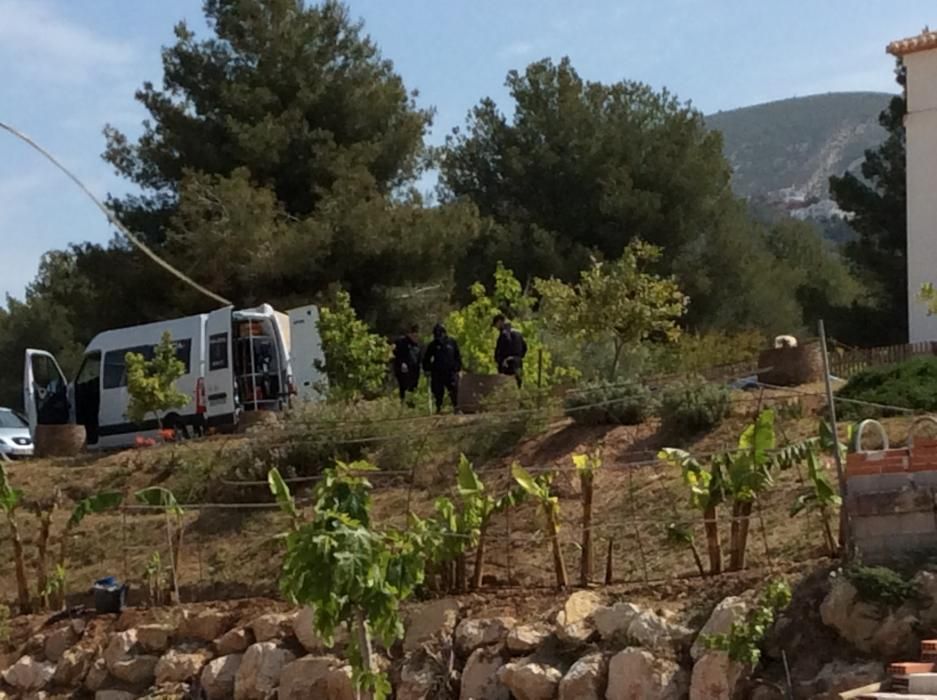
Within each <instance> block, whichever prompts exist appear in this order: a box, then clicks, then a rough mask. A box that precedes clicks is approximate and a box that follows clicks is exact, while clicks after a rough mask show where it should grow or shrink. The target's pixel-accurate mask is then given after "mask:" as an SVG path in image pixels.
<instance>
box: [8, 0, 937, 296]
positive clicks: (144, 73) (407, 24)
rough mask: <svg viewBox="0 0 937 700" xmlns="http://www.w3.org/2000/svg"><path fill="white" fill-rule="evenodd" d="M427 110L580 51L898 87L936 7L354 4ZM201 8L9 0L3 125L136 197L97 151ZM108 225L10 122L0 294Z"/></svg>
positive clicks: (685, 85) (688, 82) (712, 95)
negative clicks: (889, 49) (47, 257)
mask: <svg viewBox="0 0 937 700" xmlns="http://www.w3.org/2000/svg"><path fill="white" fill-rule="evenodd" d="M349 4H350V6H351V10H352V13H353V14H355V15H356V16H359V17H361V18H363V19H364V20H365V22H366V27H367V30H368V32H369V33H370V34H371V35H372V36H373V37H374V39H375V40H376V41H377V42H378V44H379V45H380V46H381V47H382V49H383V52H384V55H385V56H386V57H388V58H390V59H391V60H393V61H394V63H395V64H396V67H397V70H398V71H399V72H400V74H401V75H402V76H403V78H404V80H405V81H406V83H407V85H408V87H410V88H411V89H414V88H415V89H418V90H419V92H420V97H419V102H420V103H421V104H422V105H427V106H429V105H432V106H434V107H435V108H436V110H437V114H436V123H435V125H434V129H433V133H432V134H431V136H430V139H431V141H433V142H439V141H441V140H442V139H443V138H444V137H445V134H446V133H448V132H449V130H450V129H451V128H452V127H453V126H456V125H460V124H462V123H463V121H464V118H465V114H466V112H467V111H468V110H469V108H471V106H472V105H474V104H475V103H476V102H477V101H478V100H479V98H481V97H483V96H485V95H491V96H494V97H495V98H496V99H497V100H498V101H499V103H501V104H502V105H504V104H505V102H506V100H505V91H504V88H503V82H504V77H505V74H506V72H507V71H508V70H509V69H511V68H523V67H524V66H525V65H526V64H527V63H529V62H531V61H534V60H537V59H540V58H543V57H545V56H550V57H553V58H559V57H561V56H563V55H569V56H570V57H571V59H572V61H573V64H574V65H575V66H576V68H577V69H578V70H579V72H580V73H581V74H582V75H583V76H584V77H586V78H588V79H592V80H602V81H614V80H618V79H622V78H629V79H635V80H642V81H645V82H648V83H650V84H651V85H653V86H655V87H658V88H660V87H665V86H666V87H667V88H669V89H670V90H671V91H673V92H676V93H677V95H679V96H680V97H681V98H682V99H691V100H692V101H693V102H694V103H695V104H696V105H697V106H698V107H699V108H700V109H702V110H703V111H704V112H707V113H709V112H713V111H716V110H720V109H731V108H733V107H740V106H745V105H750V104H757V103H759V102H765V101H769V100H773V99H781V98H785V97H791V96H795V95H809V94H814V93H818V92H830V91H843V90H888V91H891V90H893V89H894V83H893V81H892V61H891V59H890V57H888V56H886V55H885V52H884V47H885V44H886V43H887V42H888V41H890V40H892V39H896V38H901V37H904V36H909V35H913V34H916V33H917V32H918V31H920V29H921V28H922V27H923V25H924V24H926V23H928V22H929V23H931V24H932V25H937V8H935V7H934V5H933V1H932V0H898V1H897V2H893V3H880V2H855V0H823V1H822V2H817V1H816V0H787V2H775V3H763V2H751V1H750V0H617V1H614V0H581V2H578V3H573V2H569V0H562V1H561V0H350V3H349ZM180 19H186V20H187V21H188V22H189V23H190V26H192V27H193V28H194V29H196V31H198V32H200V33H204V31H205V26H204V22H203V20H202V15H201V0H159V1H157V0H131V1H130V2H128V1H127V0H0V120H2V121H6V122H8V123H10V124H12V125H13V126H16V127H17V128H19V129H21V130H23V131H25V132H26V133H27V134H29V135H30V136H32V137H33V138H35V139H36V140H37V141H38V142H39V143H41V144H43V145H44V146H45V147H47V148H48V149H49V150H50V151H52V152H53V153H54V154H55V155H56V156H57V157H59V158H60V159H61V160H62V161H63V162H64V163H65V164H66V165H67V166H68V167H70V168H71V169H73V170H74V172H76V173H77V174H78V176H79V177H80V178H81V179H82V180H84V181H85V182H86V184H87V185H88V186H89V187H90V188H91V189H92V190H93V191H94V192H95V193H97V194H99V195H102V196H103V195H105V194H107V193H108V192H111V193H121V192H125V191H127V187H128V186H127V185H126V183H124V182H122V181H120V180H119V179H117V178H116V177H115V176H114V175H113V173H112V172H111V170H110V168H109V167H108V166H107V165H106V164H105V163H104V162H103V161H102V160H101V158H100V154H101V152H102V150H103V147H104V139H103V137H102V135H101V128H102V127H103V125H104V124H105V123H108V122H109V123H111V124H113V125H115V126H117V127H119V128H121V129H122V130H124V131H125V132H126V133H128V134H131V135H133V134H136V133H138V130H139V123H140V121H141V120H142V119H143V117H144V116H145V115H144V112H143V110H142V109H141V108H140V107H139V106H138V105H137V104H136V102H135V101H134V99H133V93H134V90H135V89H136V88H137V87H138V86H139V85H140V84H141V83H142V82H143V81H144V80H152V81H154V82H159V81H160V79H161V70H160V59H159V50H160V47H161V46H162V45H164V44H166V43H168V42H170V41H171V40H172V27H173V25H174V23H175V22H176V21H178V20H180ZM112 235H113V233H112V231H110V230H109V228H108V226H107V225H106V222H105V221H104V219H103V217H102V215H101V214H100V212H99V211H97V210H96V209H95V208H94V207H93V206H92V205H91V203H90V202H89V201H88V200H86V199H84V198H83V196H82V195H81V194H80V193H79V192H78V190H77V189H76V188H75V187H74V186H73V185H72V184H71V183H70V182H68V181H67V180H66V179H65V178H64V176H62V175H61V174H59V173H58V172H57V171H55V170H53V169H52V168H51V166H50V165H49V164H48V163H46V162H45V161H43V160H42V159H41V158H40V157H39V156H38V155H37V154H35V153H34V152H32V151H31V150H30V149H28V148H27V147H26V146H25V145H23V144H21V143H20V142H18V141H16V140H14V139H13V138H12V137H10V136H9V135H8V134H6V133H5V132H0V303H2V298H3V295H4V294H5V293H10V294H13V295H14V296H17V297H21V296H22V294H23V290H24V288H25V285H26V284H27V283H28V282H29V281H30V280H31V279H32V278H33V276H34V275H35V272H36V268H37V265H38V263H39V259H40V256H41V255H42V253H44V252H45V251H46V250H49V249H51V248H61V247H64V246H66V245H67V244H68V243H70V242H77V241H86V240H90V241H105V240H107V239H108V238H110V237H111V236H112Z"/></svg>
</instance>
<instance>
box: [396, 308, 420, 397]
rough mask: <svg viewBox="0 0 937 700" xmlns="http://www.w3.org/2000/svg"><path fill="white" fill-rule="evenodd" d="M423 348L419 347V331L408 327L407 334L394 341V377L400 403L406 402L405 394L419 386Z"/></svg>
mask: <svg viewBox="0 0 937 700" xmlns="http://www.w3.org/2000/svg"><path fill="white" fill-rule="evenodd" d="M422 355H423V348H422V347H421V346H420V329H419V327H418V326H415V325H413V326H410V330H409V332H407V333H406V334H405V335H402V336H400V337H399V338H397V340H396V341H394V377H395V378H396V380H397V387H398V388H399V389H400V402H401V403H403V402H404V401H406V398H407V393H408V392H413V391H416V390H417V387H419V385H420V362H421V360H422Z"/></svg>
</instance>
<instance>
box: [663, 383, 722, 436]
mask: <svg viewBox="0 0 937 700" xmlns="http://www.w3.org/2000/svg"><path fill="white" fill-rule="evenodd" d="M728 412H729V389H728V388H727V387H725V386H723V385H721V384H712V383H710V382H706V381H704V380H702V379H696V380H691V381H688V382H685V383H682V384H677V385H674V386H671V387H668V388H667V389H666V390H665V391H664V393H663V396H662V398H661V405H660V416H661V419H662V420H663V422H664V425H665V427H666V428H667V429H669V430H672V431H675V432H679V433H699V432H703V431H706V430H712V429H713V428H715V427H716V426H717V425H719V423H721V422H722V419H723V418H725V417H726V415H727V414H728Z"/></svg>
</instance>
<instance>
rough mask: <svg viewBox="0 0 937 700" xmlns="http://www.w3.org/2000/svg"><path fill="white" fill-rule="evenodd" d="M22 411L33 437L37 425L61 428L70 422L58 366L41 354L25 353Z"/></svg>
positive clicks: (65, 388)
mask: <svg viewBox="0 0 937 700" xmlns="http://www.w3.org/2000/svg"><path fill="white" fill-rule="evenodd" d="M23 407H24V408H25V409H26V419H27V420H28V421H29V431H30V432H31V433H33V435H34V436H35V432H36V426H37V425H64V424H66V423H69V422H70V421H72V420H73V410H72V401H71V396H70V395H69V387H68V381H67V380H66V379H65V374H64V373H63V372H62V368H61V367H59V363H58V362H56V360H55V358H54V357H53V356H52V355H50V354H49V353H47V352H46V351H45V350H32V349H29V350H27V351H26V362H25V367H24V370H23Z"/></svg>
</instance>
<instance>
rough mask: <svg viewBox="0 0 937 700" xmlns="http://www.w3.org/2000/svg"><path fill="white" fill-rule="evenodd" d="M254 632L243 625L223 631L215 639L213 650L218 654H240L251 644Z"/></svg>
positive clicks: (253, 640)
mask: <svg viewBox="0 0 937 700" xmlns="http://www.w3.org/2000/svg"><path fill="white" fill-rule="evenodd" d="M255 641H256V640H255V639H254V633H253V632H251V631H250V630H249V629H246V628H244V627H239V628H238V629H233V630H229V631H227V632H225V633H224V634H223V635H221V636H220V637H218V639H216V640H215V651H217V652H218V655H219V656H227V655H228V654H241V653H243V652H245V651H247V647H249V646H250V645H251V644H253V643H254V642H255Z"/></svg>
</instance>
